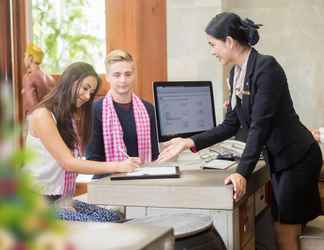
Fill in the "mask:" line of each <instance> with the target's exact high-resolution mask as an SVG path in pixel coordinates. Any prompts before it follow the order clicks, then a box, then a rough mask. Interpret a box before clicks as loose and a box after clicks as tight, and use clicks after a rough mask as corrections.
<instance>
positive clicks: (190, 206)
mask: <svg viewBox="0 0 324 250" xmlns="http://www.w3.org/2000/svg"><path fill="white" fill-rule="evenodd" d="M178 163H179V166H180V169H181V178H178V179H151V180H127V181H111V180H110V179H109V177H108V178H103V179H100V180H95V181H92V182H90V183H89V184H88V201H89V202H90V203H94V204H105V205H121V206H125V207H126V216H127V218H134V217H142V216H150V215H158V214H162V213H163V214H165V213H178V212H180V213H183V212H190V213H201V214H208V215H211V216H212V217H213V222H214V226H215V228H216V230H217V231H218V232H219V234H220V235H221V237H222V238H223V240H224V242H225V245H226V246H227V249H244V250H247V249H253V250H254V249H255V238H254V235H255V234H254V232H255V216H256V215H257V214H259V213H261V211H262V210H263V209H264V208H265V207H266V206H267V205H266V202H265V184H266V183H267V182H268V181H269V174H268V169H267V168H266V167H265V163H264V162H263V161H260V162H258V164H257V167H256V169H255V170H254V172H253V174H252V176H251V177H250V179H249V181H248V186H247V192H246V194H245V195H244V196H243V197H242V198H241V199H240V200H238V201H237V202H235V201H233V186H232V185H224V178H225V177H226V176H227V175H229V174H230V173H232V172H234V171H235V167H232V168H231V169H227V170H226V171H225V170H202V169H201V168H200V166H201V161H200V160H199V159H194V160H191V161H179V162H178Z"/></svg>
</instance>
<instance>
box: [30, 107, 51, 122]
mask: <svg viewBox="0 0 324 250" xmlns="http://www.w3.org/2000/svg"><path fill="white" fill-rule="evenodd" d="M48 118H52V119H55V118H54V115H53V113H52V112H51V111H50V110H48V109H47V108H45V107H39V108H36V109H35V110H34V111H33V112H32V113H31V119H32V121H44V119H48Z"/></svg>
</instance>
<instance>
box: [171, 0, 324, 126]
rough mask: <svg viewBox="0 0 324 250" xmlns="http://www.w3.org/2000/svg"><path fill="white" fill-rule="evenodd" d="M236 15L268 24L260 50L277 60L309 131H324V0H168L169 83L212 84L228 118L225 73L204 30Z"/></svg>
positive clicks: (218, 111)
mask: <svg viewBox="0 0 324 250" xmlns="http://www.w3.org/2000/svg"><path fill="white" fill-rule="evenodd" d="M225 10H226V11H233V12H236V13H238V14H239V15H241V16H242V17H250V18H251V19H253V20H255V21H256V22H258V23H262V24H264V27H262V28H261V30H260V35H261V39H260V42H259V43H258V45H257V46H256V49H257V50H259V52H261V53H263V54H271V55H273V56H275V57H276V58H277V60H278V61H279V63H280V64H281V65H282V66H283V68H284V69H285V72H286V74H287V78H288V82H289V88H290V90H291V95H292V98H293V101H294V105H295V108H296V111H297V113H298V114H299V115H300V118H301V120H302V121H303V122H304V124H305V125H306V126H308V127H319V126H324V98H322V95H323V94H324V81H322V80H321V78H324V76H322V75H323V74H324V62H322V60H321V59H322V56H323V55H324V1H323V0H274V1H269V0H167V46H168V48H167V49H168V78H169V80H179V79H188V80H195V79H199V80H212V81H213V82H214V88H215V92H216V95H215V99H216V116H217V120H218V122H220V121H221V117H222V114H223V110H222V103H223V100H224V96H223V89H222V88H223V84H221V82H223V80H224V78H225V77H223V68H222V67H221V65H220V64H219V63H218V62H217V61H216V60H215V59H214V58H212V56H210V51H209V48H208V46H207V42H206V36H205V33H204V28H205V26H206V24H207V23H208V21H209V20H210V19H211V17H213V16H214V15H215V14H216V13H218V12H221V11H225Z"/></svg>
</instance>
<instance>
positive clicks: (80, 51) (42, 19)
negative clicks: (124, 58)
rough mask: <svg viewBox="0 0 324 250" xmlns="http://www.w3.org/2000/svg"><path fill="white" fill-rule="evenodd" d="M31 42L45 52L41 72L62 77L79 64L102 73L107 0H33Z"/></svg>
mask: <svg viewBox="0 0 324 250" xmlns="http://www.w3.org/2000/svg"><path fill="white" fill-rule="evenodd" d="M31 10H32V11H31V15H30V16H31V19H32V21H31V23H32V29H31V30H32V32H31V35H32V41H33V42H34V43H35V44H37V45H38V46H40V47H41V48H42V49H43V50H44V52H45V59H44V62H43V65H42V68H44V70H46V71H47V72H48V73H51V74H61V73H62V71H63V70H64V68H65V67H66V66H67V65H69V64H71V63H73V62H76V61H84V62H88V63H90V64H92V65H93V66H94V67H95V69H96V70H97V72H99V73H103V72H104V71H105V70H104V56H105V54H106V35H105V23H106V20H105V0H96V1H92V0H32V6H31Z"/></svg>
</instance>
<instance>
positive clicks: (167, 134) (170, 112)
mask: <svg viewBox="0 0 324 250" xmlns="http://www.w3.org/2000/svg"><path fill="white" fill-rule="evenodd" d="M153 93H154V103H155V109H156V123H157V134H158V138H159V141H160V142H164V141H167V140H170V139H172V138H174V137H189V136H192V135H194V134H197V133H200V132H203V131H206V130H208V129H211V128H213V127H215V125H216V118H215V108H214V97H213V88H212V83H211V82H209V81H172V82H166V81H163V82H162V81H159V82H153Z"/></svg>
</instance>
